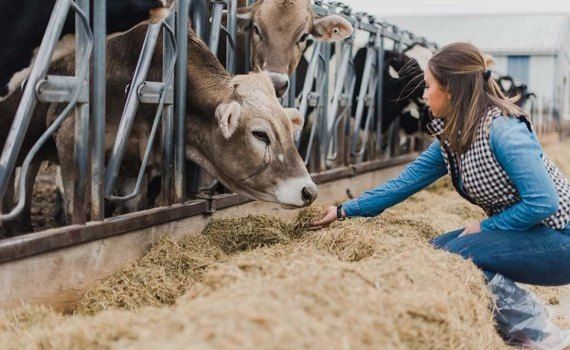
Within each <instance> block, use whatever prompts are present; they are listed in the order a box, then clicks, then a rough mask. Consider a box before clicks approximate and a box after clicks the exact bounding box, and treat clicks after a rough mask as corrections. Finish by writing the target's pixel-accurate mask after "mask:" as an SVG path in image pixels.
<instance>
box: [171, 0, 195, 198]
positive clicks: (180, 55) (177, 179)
mask: <svg viewBox="0 0 570 350" xmlns="http://www.w3.org/2000/svg"><path fill="white" fill-rule="evenodd" d="M189 1H191V0H178V12H177V13H176V42H177V46H178V51H177V52H176V53H177V57H176V70H175V78H174V94H175V95H174V118H175V124H174V127H175V134H174V202H175V203H184V201H185V200H186V188H185V187H186V186H185V185H186V181H185V180H186V168H185V164H186V89H187V87H186V80H187V79H188V78H187V70H188V67H187V65H188V34H187V30H188V16H187V13H188V7H189Z"/></svg>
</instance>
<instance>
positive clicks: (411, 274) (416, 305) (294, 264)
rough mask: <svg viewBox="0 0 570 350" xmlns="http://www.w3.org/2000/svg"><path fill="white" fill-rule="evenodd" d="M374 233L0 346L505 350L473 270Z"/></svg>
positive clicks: (336, 233)
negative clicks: (168, 299)
mask: <svg viewBox="0 0 570 350" xmlns="http://www.w3.org/2000/svg"><path fill="white" fill-rule="evenodd" d="M375 226H376V225H375V223H374V222H373V220H368V221H366V220H361V221H353V222H345V223H342V225H336V226H335V227H333V228H331V229H329V230H327V231H319V232H316V233H314V234H310V235H304V236H303V237H301V238H299V239H298V240H296V241H292V242H290V243H289V244H287V245H274V246H265V247H261V248H258V249H256V250H255V251H250V252H247V253H246V254H236V255H233V256H230V257H228V260H227V261H226V262H224V263H223V264H218V265H217V266H216V268H213V269H209V270H208V271H207V272H206V273H205V275H204V276H203V278H202V280H201V282H199V283H196V284H193V285H192V286H191V287H190V289H189V291H188V292H187V293H186V294H184V295H183V296H181V297H179V298H178V299H177V301H176V304H175V305H173V306H169V307H163V308H142V309H139V310H138V311H136V312H133V311H107V312H102V313H100V314H98V315H96V316H94V317H86V316H83V317H79V316H75V317H73V318H67V319H64V320H61V319H58V320H57V321H56V322H51V323H50V322H47V323H41V324H35V325H32V326H31V327H30V326H28V327H27V328H26V327H22V328H21V329H18V330H17V331H13V332H4V333H0V345H4V346H6V349H20V348H26V347H28V348H42V349H70V348H81V349H98V348H110V349H116V348H137V349H153V348H159V347H161V346H164V344H168V347H169V348H174V349H179V348H214V349H235V348H265V349H267V348H270V349H291V348H309V349H322V348H339V347H342V348H353V349H378V348H385V349H501V348H504V346H503V344H502V342H501V340H500V338H499V337H498V336H497V335H496V333H495V331H494V328H493V322H492V317H491V312H490V309H489V307H488V305H489V303H490V296H489V293H488V291H487V289H486V288H485V284H484V282H483V277H482V275H481V274H480V272H479V271H478V270H477V269H476V268H475V266H473V265H472V264H471V263H469V262H467V261H465V260H463V259H461V258H459V257H457V256H454V255H451V254H448V253H445V252H442V251H435V250H433V249H432V248H431V247H429V245H428V244H426V243H423V242H418V241H417V239H416V238H417V237H413V236H412V237H408V236H406V235H402V234H400V233H397V234H394V232H395V231H391V230H390V229H389V227H390V225H389V224H386V227H385V228H386V229H385V230H384V229H381V230H377V229H375ZM341 238H342V239H341ZM362 241H364V242H365V243H366V245H367V246H368V247H369V248H368V249H367V250H370V252H371V254H364V255H367V256H365V257H362V258H361V259H352V260H354V261H358V262H348V261H350V260H351V259H345V260H346V261H342V260H343V259H342V256H343V254H341V253H342V252H348V251H353V252H361V251H362V248H361V245H360V244H361V243H359V242H362ZM284 246H286V247H287V248H286V249H283V248H284ZM378 248H381V249H380V250H377V249H378ZM339 258H340V259H339ZM23 334H26V335H27V338H28V339H26V338H25V337H22V336H23Z"/></svg>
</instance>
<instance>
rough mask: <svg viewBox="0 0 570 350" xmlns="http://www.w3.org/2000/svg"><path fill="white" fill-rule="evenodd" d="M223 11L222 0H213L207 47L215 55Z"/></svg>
mask: <svg viewBox="0 0 570 350" xmlns="http://www.w3.org/2000/svg"><path fill="white" fill-rule="evenodd" d="M223 11H224V2H223V1H215V2H214V5H213V8H212V26H211V27H210V41H209V43H208V47H209V48H210V51H212V53H213V54H214V56H216V55H217V54H218V46H219V43H220V28H221V26H222V12H223Z"/></svg>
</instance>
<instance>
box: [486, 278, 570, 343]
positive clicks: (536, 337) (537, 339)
mask: <svg viewBox="0 0 570 350" xmlns="http://www.w3.org/2000/svg"><path fill="white" fill-rule="evenodd" d="M489 288H490V290H491V292H492V293H493V294H494V295H495V302H496V305H497V308H496V310H495V321H496V322H497V328H498V330H499V333H501V335H502V336H503V338H504V339H505V342H506V343H507V344H509V345H514V346H523V347H530V348H533V349H540V350H542V349H544V350H562V349H564V348H565V347H566V346H568V345H570V334H568V332H566V331H564V332H563V331H561V330H560V328H558V326H556V325H555V324H554V322H552V320H550V318H549V317H548V311H547V310H546V307H545V306H544V304H542V302H540V300H538V298H537V297H536V296H534V294H532V293H531V292H529V291H527V290H526V289H523V288H520V287H519V286H517V285H516V284H515V283H514V282H513V281H511V280H510V279H508V278H506V277H504V276H503V275H500V274H496V275H495V276H494V277H493V279H492V280H491V282H489Z"/></svg>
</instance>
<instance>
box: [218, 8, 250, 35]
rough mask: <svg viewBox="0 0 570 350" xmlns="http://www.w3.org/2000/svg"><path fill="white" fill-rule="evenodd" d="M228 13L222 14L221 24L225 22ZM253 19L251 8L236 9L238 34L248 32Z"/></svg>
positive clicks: (225, 11)
mask: <svg viewBox="0 0 570 350" xmlns="http://www.w3.org/2000/svg"><path fill="white" fill-rule="evenodd" d="M227 15H228V11H227V10H224V12H222V23H224V22H225V21H226V16H227ZM252 19H253V7H252V6H249V7H240V8H238V9H237V27H238V30H239V31H240V32H244V31H248V30H249V29H250V28H251V21H252Z"/></svg>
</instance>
